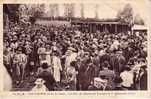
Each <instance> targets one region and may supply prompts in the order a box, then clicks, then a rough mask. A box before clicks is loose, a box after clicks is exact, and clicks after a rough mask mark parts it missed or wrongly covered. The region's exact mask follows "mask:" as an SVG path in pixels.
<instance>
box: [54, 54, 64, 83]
mask: <svg viewBox="0 0 151 99" xmlns="http://www.w3.org/2000/svg"><path fill="white" fill-rule="evenodd" d="M52 66H53V70H54V71H53V76H54V78H55V81H56V82H60V71H62V66H61V60H60V58H59V57H57V56H52Z"/></svg>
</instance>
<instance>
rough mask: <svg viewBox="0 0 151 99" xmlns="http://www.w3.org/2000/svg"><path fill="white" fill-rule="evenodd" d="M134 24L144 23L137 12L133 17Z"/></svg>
mask: <svg viewBox="0 0 151 99" xmlns="http://www.w3.org/2000/svg"><path fill="white" fill-rule="evenodd" d="M134 24H138V25H144V24H145V23H144V20H143V19H142V17H141V16H140V15H139V14H136V16H135V18H134Z"/></svg>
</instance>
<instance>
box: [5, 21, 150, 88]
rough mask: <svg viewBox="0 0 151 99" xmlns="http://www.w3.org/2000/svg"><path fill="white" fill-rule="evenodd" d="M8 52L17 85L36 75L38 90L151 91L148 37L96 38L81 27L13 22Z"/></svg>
mask: <svg viewBox="0 0 151 99" xmlns="http://www.w3.org/2000/svg"><path fill="white" fill-rule="evenodd" d="M3 48H4V51H3V60H4V61H3V62H4V66H5V67H6V69H7V71H8V73H9V74H10V75H11V78H12V81H13V84H14V85H16V86H19V84H20V83H22V82H24V79H25V78H26V77H30V76H34V77H35V80H34V81H33V82H32V83H34V84H35V86H34V87H33V88H32V89H31V90H32V91H37V90H40V91H52V90H77V91H78V90H82V91H83V90H147V35H146V34H145V33H143V32H142V33H139V35H138V34H137V35H136V34H135V33H131V32H128V31H127V32H122V33H109V32H107V31H106V32H99V31H97V32H96V33H91V32H88V31H80V30H79V29H78V28H77V27H75V26H71V27H66V26H43V25H36V24H32V25H31V24H18V23H10V25H9V27H8V28H7V30H5V29H4V34H3ZM61 85H64V86H61ZM62 87H63V88H62Z"/></svg>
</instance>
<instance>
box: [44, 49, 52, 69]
mask: <svg viewBox="0 0 151 99" xmlns="http://www.w3.org/2000/svg"><path fill="white" fill-rule="evenodd" d="M45 54H46V62H47V63H48V65H49V66H50V65H51V57H50V54H51V51H46V52H45Z"/></svg>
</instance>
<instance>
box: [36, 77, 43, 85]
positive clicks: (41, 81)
mask: <svg viewBox="0 0 151 99" xmlns="http://www.w3.org/2000/svg"><path fill="white" fill-rule="evenodd" d="M44 83H45V81H44V80H43V79H42V78H38V79H37V80H36V81H35V84H36V85H39V84H44Z"/></svg>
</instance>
